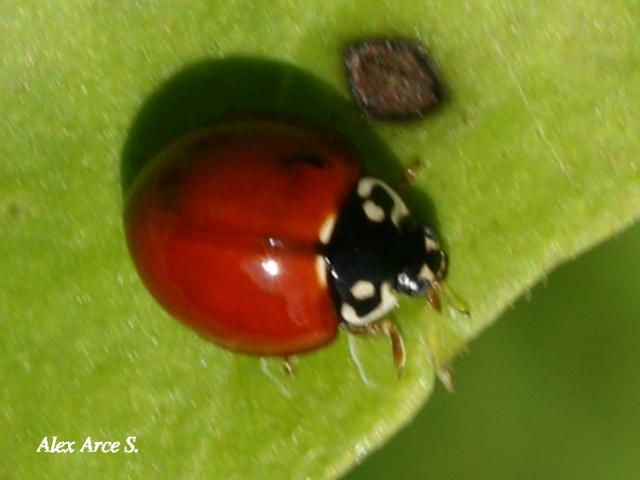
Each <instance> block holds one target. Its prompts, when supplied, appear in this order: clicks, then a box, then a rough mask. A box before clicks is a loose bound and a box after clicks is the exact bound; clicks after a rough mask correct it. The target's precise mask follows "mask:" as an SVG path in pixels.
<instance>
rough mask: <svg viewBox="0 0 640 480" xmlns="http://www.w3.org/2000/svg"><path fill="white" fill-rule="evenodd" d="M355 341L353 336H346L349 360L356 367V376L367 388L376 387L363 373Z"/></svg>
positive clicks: (365, 373)
mask: <svg viewBox="0 0 640 480" xmlns="http://www.w3.org/2000/svg"><path fill="white" fill-rule="evenodd" d="M356 342H357V339H356V337H355V335H351V334H349V335H347V343H348V344H349V354H350V355H351V360H353V364H354V365H355V366H356V369H357V370H358V375H360V378H361V379H362V382H363V383H364V384H365V385H366V386H367V387H377V385H376V384H375V383H374V382H372V381H371V380H370V379H369V377H368V376H367V372H365V370H364V367H363V366H362V362H361V361H360V357H359V356H358V347H357V343H356Z"/></svg>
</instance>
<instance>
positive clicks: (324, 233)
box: [318, 215, 336, 245]
mask: <svg viewBox="0 0 640 480" xmlns="http://www.w3.org/2000/svg"><path fill="white" fill-rule="evenodd" d="M335 226H336V216H335V215H329V216H328V217H327V218H325V220H324V222H322V226H321V227H320V233H319V234H318V238H320V242H321V243H323V244H324V245H326V244H327V243H329V240H331V235H333V229H334V228H335Z"/></svg>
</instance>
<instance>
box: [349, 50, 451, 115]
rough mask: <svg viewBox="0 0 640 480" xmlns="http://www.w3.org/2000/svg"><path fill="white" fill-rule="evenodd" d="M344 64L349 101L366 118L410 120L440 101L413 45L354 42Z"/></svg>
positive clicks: (423, 60)
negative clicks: (354, 103)
mask: <svg viewBox="0 0 640 480" xmlns="http://www.w3.org/2000/svg"><path fill="white" fill-rule="evenodd" d="M345 64H346V67H347V73H348V78H349V84H350V87H351V93H352V95H353V98H354V100H355V101H356V103H357V104H358V107H359V108H360V110H361V111H362V113H364V114H365V115H366V116H368V117H372V118H376V119H379V120H412V119H416V118H420V117H421V116H422V115H424V114H425V113H426V112H427V111H429V110H430V109H432V108H434V107H435V106H436V105H437V104H438V102H439V101H440V87H439V84H438V80H437V78H436V76H435V73H434V72H433V69H432V68H431V65H430V63H429V60H428V58H427V55H426V53H425V52H424V50H423V49H422V47H421V46H420V45H419V44H418V43H416V42H410V41H404V40H391V39H387V40H367V41H363V42H357V43H354V44H351V45H350V46H349V47H348V48H347V51H346V54H345Z"/></svg>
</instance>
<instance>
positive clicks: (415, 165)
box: [396, 158, 422, 192]
mask: <svg viewBox="0 0 640 480" xmlns="http://www.w3.org/2000/svg"><path fill="white" fill-rule="evenodd" d="M421 168H422V161H421V160H420V159H419V158H416V159H415V160H414V161H413V162H411V163H410V164H409V166H408V167H407V168H406V169H405V170H404V172H403V173H402V178H401V179H400V181H399V182H398V183H397V185H396V190H397V191H398V192H403V191H405V190H406V189H407V188H409V186H410V185H411V184H412V183H413V181H414V180H415V179H416V175H417V174H418V170H420V169H421Z"/></svg>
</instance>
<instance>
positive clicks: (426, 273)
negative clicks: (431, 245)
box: [418, 263, 436, 282]
mask: <svg viewBox="0 0 640 480" xmlns="http://www.w3.org/2000/svg"><path fill="white" fill-rule="evenodd" d="M418 276H419V277H420V278H424V279H425V280H428V281H429V282H433V281H434V280H435V279H436V277H435V275H434V274H433V272H432V271H431V269H430V268H429V266H428V265H427V264H426V263H425V264H424V265H422V268H421V269H420V272H418Z"/></svg>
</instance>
